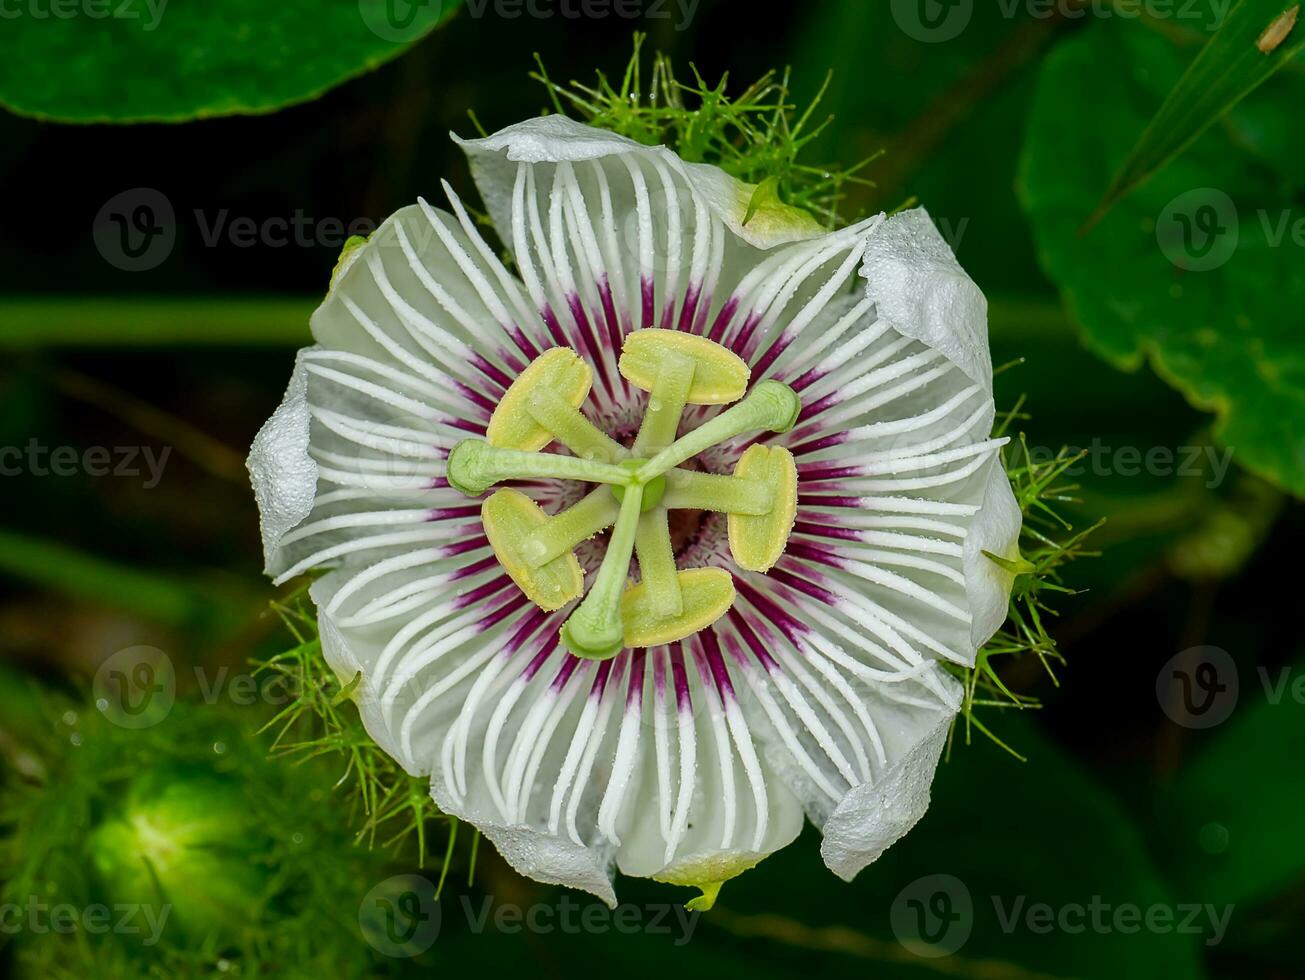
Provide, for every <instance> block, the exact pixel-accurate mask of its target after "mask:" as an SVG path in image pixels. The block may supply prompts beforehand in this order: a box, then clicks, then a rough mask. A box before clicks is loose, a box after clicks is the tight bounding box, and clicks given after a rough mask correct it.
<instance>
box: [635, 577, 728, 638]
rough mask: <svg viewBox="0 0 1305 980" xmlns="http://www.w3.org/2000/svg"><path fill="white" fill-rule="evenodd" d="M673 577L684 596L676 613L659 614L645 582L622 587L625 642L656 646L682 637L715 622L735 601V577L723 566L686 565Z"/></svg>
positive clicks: (658, 609) (660, 611) (654, 599)
mask: <svg viewBox="0 0 1305 980" xmlns="http://www.w3.org/2000/svg"><path fill="white" fill-rule="evenodd" d="M675 577H676V579H678V580H679V584H680V595H681V596H682V597H683V599H684V609H683V611H682V612H681V613H680V614H679V615H678V616H664V615H662V610H661V609H660V608H659V607H658V606H657V602H656V598H655V596H654V594H653V592H652V591H651V590H650V589H649V588H648V585H647V583H645V582H640V583H639V584H638V585H632V586H631V587H630V588H628V589H626V590H625V595H624V596H622V597H621V617H622V619H624V620H625V645H626V646H628V647H656V646H661V645H662V644H663V643H674V642H675V641H676V640H683V639H685V638H686V637H689V636H692V635H693V634H694V633H697V632H698V631H699V630H704V629H706V628H707V627H708V626H710V625H711V624H712V623H714V622H716V620H718V619H720V618H721V617H722V616H724V615H725V614H726V613H727V612H729V608H730V606H732V605H733V604H734V577H733V576H732V575H730V573H729V572H727V571H725V569H723V568H686V569H684V570H683V571H680V572H676V573H675Z"/></svg>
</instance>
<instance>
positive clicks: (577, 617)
mask: <svg viewBox="0 0 1305 980" xmlns="http://www.w3.org/2000/svg"><path fill="white" fill-rule="evenodd" d="M642 504H643V487H641V486H639V485H637V484H636V485H635V486H632V487H629V488H628V489H627V491H626V494H625V499H624V500H622V501H621V513H620V515H619V516H618V517H617V518H616V526H615V527H614V528H613V529H612V537H611V540H610V541H608V543H607V554H606V555H604V556H603V564H602V565H601V566H600V567H599V569H598V574H597V575H596V576H595V577H594V584H593V585H592V586H590V588H589V594H588V595H586V596H585V598H584V601H583V602H581V603H580V605H579V606H578V607H577V608H576V610H575V612H573V613H571V616H570V617H569V618H568V619H567V621H566V622H565V623H564V624H563V626H562V642H563V643H564V644H565V645H566V648H567V649H568V650H570V651H571V652H572V653H574V654H575V655H576V656H577V657H584V658H586V659H588V660H608V659H610V658H612V657H614V656H616V655H617V654H618V653H620V652H621V650H622V648H623V647H624V646H625V625H624V623H623V622H622V619H621V593H622V591H623V589H624V587H625V578H626V573H627V572H629V570H630V558H631V556H632V555H633V554H634V539H635V535H636V534H637V533H638V529H639V515H640V513H641V512H642Z"/></svg>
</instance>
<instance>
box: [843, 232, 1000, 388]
mask: <svg viewBox="0 0 1305 980" xmlns="http://www.w3.org/2000/svg"><path fill="white" fill-rule="evenodd" d="M861 275H862V276H864V277H865V280H866V295H867V296H869V297H870V299H872V300H874V302H875V304H876V306H877V307H878V311H879V317H880V318H881V319H883V320H886V321H887V322H888V323H890V324H892V327H893V329H894V330H896V331H897V332H898V333H899V334H901V335H902V336H904V337H911V338H913V339H915V340H919V341H921V342H922V343H924V344H926V345H928V346H929V347H931V348H933V349H934V350H937V351H939V352H941V353H942V354H943V355H944V356H946V357H947V359H948V360H950V361H951V362H952V363H954V364H956V365H957V366H958V367H959V368H960V369H961V370H962V371H964V372H965V374H966V376H967V377H969V378H970V380H972V381H973V382H974V383H975V384H980V385H983V386H984V387H985V388H987V389H988V390H989V391H991V390H992V355H991V354H990V353H989V351H988V302H987V300H986V299H984V297H983V293H982V292H981V291H980V290H979V287H978V286H976V285H975V284H974V282H973V280H971V279H970V277H969V276H968V275H966V274H965V270H964V269H962V268H961V266H960V264H959V263H958V262H957V261H956V256H955V255H954V254H952V250H951V247H950V246H949V245H948V244H947V242H946V241H944V240H943V237H942V235H940V234H939V233H938V229H937V228H935V227H934V224H933V221H932V220H931V219H930V217H929V212H927V211H926V210H924V208H913V209H912V210H910V211H903V212H901V213H900V214H896V215H894V216H893V217H891V218H889V219H888V220H887V221H885V222H884V223H883V225H882V226H881V227H880V228H879V229H878V230H877V231H876V232H875V233H874V234H873V235H871V236H870V243H869V246H868V248H867V249H866V256H865V265H864V266H862V268H861Z"/></svg>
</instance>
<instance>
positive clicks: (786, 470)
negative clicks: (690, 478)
mask: <svg viewBox="0 0 1305 980" xmlns="http://www.w3.org/2000/svg"><path fill="white" fill-rule="evenodd" d="M734 479H735V480H738V481H739V482H740V483H761V484H764V485H765V486H767V487H768V488H769V490H770V493H771V496H772V498H773V501H774V504H773V506H772V507H771V509H770V510H769V511H768V512H766V513H764V514H760V515H752V516H750V515H747V514H743V513H738V512H735V513H731V514H730V515H729V517H728V518H727V519H726V525H727V530H728V532H729V541H730V554H731V555H732V556H733V558H734V561H735V563H736V564H737V565H738V566H739V567H740V568H746V569H747V570H748V571H751V572H766V571H769V570H770V568H771V566H772V565H774V564H775V562H777V561H779V559H780V556H781V555H783V554H784V549H785V548H786V547H787V546H788V536H789V535H790V534H792V533H793V522H794V520H795V519H796V518H797V482H798V481H797V463H796V462H794V460H793V454H792V453H791V452H789V451H788V450H787V449H785V448H784V447H783V446H762V445H755V446H749V447H748V451H747V452H745V453H744V454H743V456H742V457H741V458H740V459H739V462H738V465H737V466H735V467H734Z"/></svg>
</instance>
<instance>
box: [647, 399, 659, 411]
mask: <svg viewBox="0 0 1305 980" xmlns="http://www.w3.org/2000/svg"><path fill="white" fill-rule="evenodd" d="M662 408H663V405H662V400H661V399H660V398H654V399H652V400H651V401H649V402H648V411H650V412H660V411H661V410H662Z"/></svg>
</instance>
